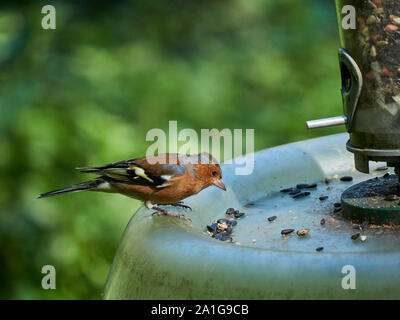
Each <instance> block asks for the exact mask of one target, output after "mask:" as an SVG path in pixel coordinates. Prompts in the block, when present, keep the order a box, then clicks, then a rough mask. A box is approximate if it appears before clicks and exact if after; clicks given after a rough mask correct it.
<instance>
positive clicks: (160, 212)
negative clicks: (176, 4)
mask: <svg viewBox="0 0 400 320" xmlns="http://www.w3.org/2000/svg"><path fill="white" fill-rule="evenodd" d="M152 209H154V210H156V211H157V212H154V213H153V214H156V215H158V216H168V217H173V218H179V219H182V220H186V221H192V220H190V219H189V218H187V217H185V216H184V215H183V214H175V213H172V212H170V211H168V210H165V209H163V208H160V207H156V206H153V207H152Z"/></svg>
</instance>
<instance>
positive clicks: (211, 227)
mask: <svg viewBox="0 0 400 320" xmlns="http://www.w3.org/2000/svg"><path fill="white" fill-rule="evenodd" d="M207 230H208V231H210V232H214V231H215V230H216V226H215V228H214V227H213V225H211V226H207Z"/></svg>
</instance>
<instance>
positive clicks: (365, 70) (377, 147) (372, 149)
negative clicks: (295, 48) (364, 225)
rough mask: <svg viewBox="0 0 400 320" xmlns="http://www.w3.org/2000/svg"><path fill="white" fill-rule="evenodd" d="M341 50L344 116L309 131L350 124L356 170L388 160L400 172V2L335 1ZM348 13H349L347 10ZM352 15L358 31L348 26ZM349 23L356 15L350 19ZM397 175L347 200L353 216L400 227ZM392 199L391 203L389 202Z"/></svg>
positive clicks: (345, 204)
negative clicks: (346, 15) (346, 18)
mask: <svg viewBox="0 0 400 320" xmlns="http://www.w3.org/2000/svg"><path fill="white" fill-rule="evenodd" d="M336 8H337V14H338V21H339V34H340V43H341V48H340V49H339V65H340V71H341V77H342V90H341V93H342V100H343V112H344V115H343V116H340V117H335V118H328V119H321V120H313V121H308V122H307V126H308V127H309V128H318V127H325V126H331V125H338V124H345V125H346V129H347V131H348V132H349V135H350V139H349V140H348V142H347V144H346V147H347V150H349V151H350V152H352V153H353V154H354V160H355V167H356V169H357V170H359V171H361V172H364V173H369V172H370V169H369V162H370V161H383V162H385V163H386V164H387V166H389V167H394V171H395V173H396V174H397V176H398V175H399V173H400V3H399V2H398V1H392V0H384V1H357V0H353V1H347V0H346V1H341V0H336ZM347 10H348V11H347ZM343 12H345V13H348V14H349V15H351V14H353V15H354V17H353V18H354V19H356V22H357V23H356V24H354V25H355V28H352V27H351V26H350V25H349V26H346V24H343V20H342V19H343V18H344V16H345V14H343ZM348 18H349V19H351V18H352V17H351V16H349V17H348ZM398 182H399V181H398V179H396V178H395V177H392V178H390V177H387V179H381V180H374V181H372V182H371V181H366V182H363V183H362V184H361V185H360V186H357V187H354V188H351V189H349V190H347V191H346V192H345V193H344V194H343V197H342V204H343V212H344V215H345V216H347V217H348V218H352V219H358V220H368V221H369V222H374V223H396V224H399V223H400V206H399V205H398V201H397V202H395V201H396V200H397V196H398V194H399V183H398ZM390 199H391V200H390Z"/></svg>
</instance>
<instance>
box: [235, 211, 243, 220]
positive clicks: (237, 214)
mask: <svg viewBox="0 0 400 320" xmlns="http://www.w3.org/2000/svg"><path fill="white" fill-rule="evenodd" d="M243 216H244V212H235V218H236V219H238V218H241V217H243Z"/></svg>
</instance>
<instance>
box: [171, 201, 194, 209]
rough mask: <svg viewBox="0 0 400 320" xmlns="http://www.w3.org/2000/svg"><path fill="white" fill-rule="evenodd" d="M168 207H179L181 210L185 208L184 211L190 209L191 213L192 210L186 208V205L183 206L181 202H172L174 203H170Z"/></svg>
mask: <svg viewBox="0 0 400 320" xmlns="http://www.w3.org/2000/svg"><path fill="white" fill-rule="evenodd" d="M169 205H170V206H174V207H181V208H185V209H190V211H192V208H191V207H189V206H187V205H186V204H183V201H178V202H174V203H170V204H169Z"/></svg>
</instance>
